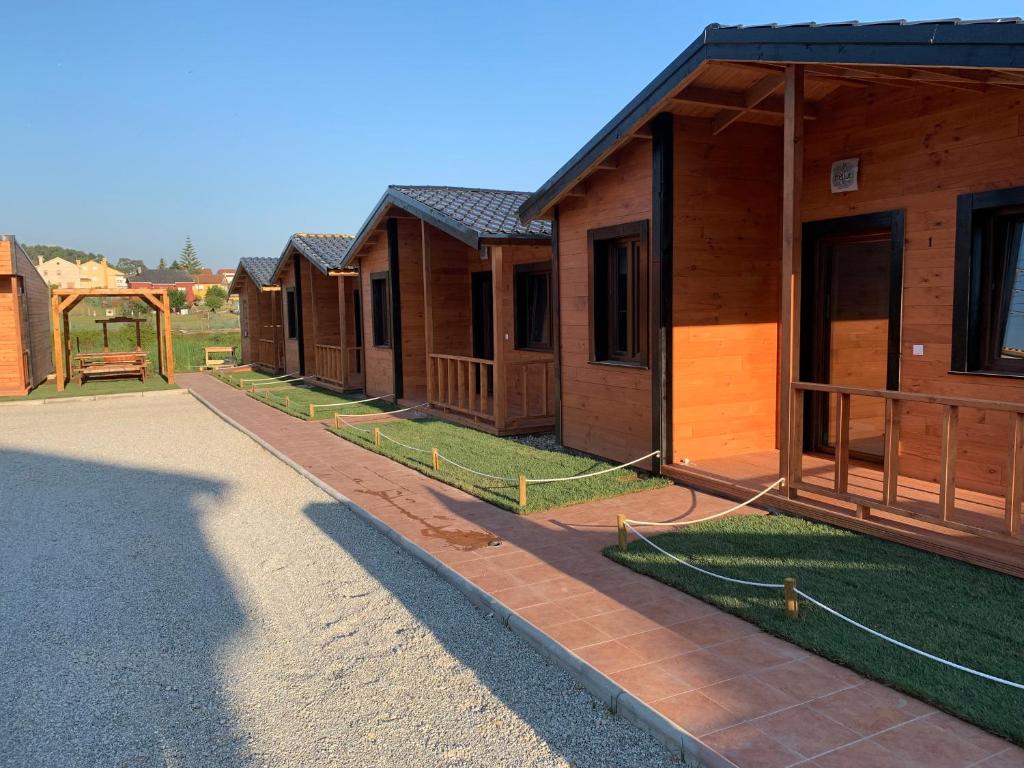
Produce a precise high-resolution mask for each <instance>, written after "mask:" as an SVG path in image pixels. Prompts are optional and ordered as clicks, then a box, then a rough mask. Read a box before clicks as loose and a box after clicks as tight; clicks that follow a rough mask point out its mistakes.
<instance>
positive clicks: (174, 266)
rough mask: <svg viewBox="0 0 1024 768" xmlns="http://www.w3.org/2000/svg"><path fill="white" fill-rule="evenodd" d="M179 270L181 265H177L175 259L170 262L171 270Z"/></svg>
mask: <svg viewBox="0 0 1024 768" xmlns="http://www.w3.org/2000/svg"><path fill="white" fill-rule="evenodd" d="M181 268H182V267H181V264H179V263H178V260H177V259H175V260H174V261H172V262H171V269H179V270H180V269H181Z"/></svg>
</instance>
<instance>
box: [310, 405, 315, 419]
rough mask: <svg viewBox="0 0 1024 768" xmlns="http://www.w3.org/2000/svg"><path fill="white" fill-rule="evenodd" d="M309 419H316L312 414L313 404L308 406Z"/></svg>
mask: <svg viewBox="0 0 1024 768" xmlns="http://www.w3.org/2000/svg"><path fill="white" fill-rule="evenodd" d="M309 418H311V419H315V418H316V414H315V413H313V404H312V403H310V404H309Z"/></svg>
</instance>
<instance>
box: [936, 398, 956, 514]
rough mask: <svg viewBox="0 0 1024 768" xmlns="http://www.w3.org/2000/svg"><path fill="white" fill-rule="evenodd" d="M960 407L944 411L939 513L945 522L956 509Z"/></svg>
mask: <svg viewBox="0 0 1024 768" xmlns="http://www.w3.org/2000/svg"><path fill="white" fill-rule="evenodd" d="M959 423H960V407H959V406H956V405H947V406H945V407H944V408H943V411H942V468H941V474H940V475H939V511H940V512H941V514H942V520H943V522H946V521H948V520H950V519H952V517H953V510H954V509H955V508H956V451H957V445H956V444H957V432H958V429H959Z"/></svg>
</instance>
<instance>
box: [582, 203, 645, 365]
mask: <svg viewBox="0 0 1024 768" xmlns="http://www.w3.org/2000/svg"><path fill="white" fill-rule="evenodd" d="M649 232H650V223H649V222H648V220H647V219H642V220H640V221H632V222H628V223H626V224H617V225H615V226H611V227H600V228H597V229H591V230H588V232H587V253H588V258H589V262H590V268H589V272H590V290H589V297H590V308H589V323H590V362H591V363H592V364H595V365H612V366H622V367H627V368H649V367H650V338H649V328H650V314H651V284H650V283H651V280H650V274H651V249H650V240H649ZM623 241H629V242H632V241H636V244H637V246H638V248H637V252H636V254H635V262H634V263H627V265H626V267H627V277H626V282H627V290H626V294H627V295H626V297H625V300H626V309H625V313H626V334H625V337H626V347H627V348H626V349H625V350H619V349H615V338H614V337H615V336H616V335H617V334H618V333H619V332H621V330H622V329H621V325H617V324H616V321H615V319H614V317H613V316H612V312H611V310H610V308H611V306H612V305H613V303H614V300H615V298H616V293H617V292H616V289H615V285H614V281H613V280H612V279H611V275H610V272H611V269H612V264H611V260H610V258H609V248H610V247H611V246H613V245H615V244H617V243H622V242H623ZM631 255H632V254H627V258H628V257H629V256H631ZM630 288H631V289H632V290H630ZM599 292H601V293H603V294H604V295H603V296H600V297H599V296H598V293H599ZM630 301H632V310H631V309H630V306H629V302H630Z"/></svg>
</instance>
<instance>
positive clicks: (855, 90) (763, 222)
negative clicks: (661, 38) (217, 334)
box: [240, 19, 1024, 575]
mask: <svg viewBox="0 0 1024 768" xmlns="http://www.w3.org/2000/svg"><path fill="white" fill-rule="evenodd" d="M516 200H518V202H515V201H516ZM511 205H514V206H515V209H516V210H514V211H513V210H512V209H511V208H506V206H511ZM288 253H289V251H288V250H286V252H285V254H284V255H283V256H282V259H285V258H287V256H288ZM303 258H304V256H303V254H302V253H301V248H298V247H296V248H295V253H294V259H295V260H294V268H290V269H289V270H288V274H289V275H292V274H294V280H295V283H296V286H299V285H300V284H301V281H302V279H303V276H304V275H305V274H307V272H308V273H310V275H311V276H312V277H313V281H312V282H311V283H310V284H309V287H308V288H304V287H303V288H302V290H301V291H300V289H299V287H296V288H295V290H296V291H297V292H299V293H301V296H302V298H301V299H300V298H298V297H297V298H296V299H295V300H294V303H295V305H296V307H302V308H303V310H302V311H301V312H299V315H300V316H302V317H304V316H305V315H304V312H308V311H309V310H306V309H305V308H306V306H307V299H306V297H307V296H309V295H312V292H313V291H315V290H317V289H316V285H317V282H316V280H324V279H328V278H331V275H332V272H331V271H330V270H329V269H328V270H327V271H324V270H323V269H320V268H317V267H315V265H314V266H313V267H311V268H308V269H306V270H304V269H303V268H302V267H300V262H301V261H302V259H303ZM243 266H244V265H243ZM240 271H241V270H240ZM277 271H278V272H280V271H281V266H280V263H279V264H278V267H277ZM317 271H318V272H319V273H320V274H319V275H316V274H315V273H316V272H317ZM333 274H334V278H333V279H335V280H337V281H351V282H350V283H347V284H346V285H348V286H350V287H346V288H343V287H341V283H340V282H339V283H336V284H335V285H334V286H333V289H334V293H337V296H338V298H337V299H335V300H334V303H333V305H332V308H331V309H330V310H328V311H327V312H328V314H329V313H334V315H337V317H338V320H337V322H335V321H333V320H332V321H331V325H330V329H331V332H332V333H333V332H334V330H335V328H336V327H339V328H341V329H342V331H345V330H346V329H347V328H349V327H350V326H349V325H347V324H346V319H345V318H346V317H347V316H348V315H346V314H345V313H346V312H347V309H346V307H348V306H349V305H351V306H354V307H355V308H356V309H355V314H354V315H353V318H354V319H353V321H352V324H351V327H352V336H351V338H352V340H353V342H352V343H353V344H354V345H355V346H356V347H359V348H360V349H361V353H362V354H361V363H360V365H361V369H360V371H359V374H360V375H361V376H362V380H361V383H360V385H361V386H364V387H365V389H366V391H367V392H368V393H369V394H371V395H377V394H389V393H392V392H393V393H394V394H396V395H397V396H398V397H399V398H402V399H405V400H407V401H414V400H415V401H428V402H430V403H431V404H432V405H433V406H435V407H436V408H437V409H438V411H439V412H443V413H447V414H449V415H451V416H453V417H455V418H459V419H461V420H465V421H467V422H469V423H473V424H476V425H477V426H480V427H482V428H486V429H490V430H492V431H495V432H499V433H505V432H510V431H519V430H527V429H550V428H551V427H552V426H554V428H555V429H556V431H557V433H558V435H559V437H560V440H561V442H562V443H563V444H564V445H566V446H568V447H570V448H573V449H578V450H581V451H585V452H587V453H590V454H593V455H596V456H600V457H604V458H607V459H611V460H615V461H629V460H632V459H634V458H636V457H637V456H642V455H644V454H647V453H649V452H650V451H652V450H657V451H660V455H659V456H658V457H656V458H655V459H654V460H653V461H651V462H650V463H649V465H648V467H647V468H649V469H650V470H651V471H653V472H659V473H662V474H664V475H667V476H669V477H671V478H673V479H675V480H677V481H679V482H682V483H685V484H688V485H691V486H693V487H697V488H702V489H706V490H710V491H714V492H718V493H721V494H727V495H733V496H737V497H746V496H749V495H750V494H752V493H753V492H755V491H757V490H759V489H761V488H763V487H764V486H766V485H768V484H770V483H772V482H774V481H776V480H777V479H779V478H782V479H783V480H784V481H785V485H784V487H783V488H780V489H778V490H777V491H775V492H774V493H773V495H772V496H771V497H770V503H771V505H773V506H775V507H777V508H780V509H783V510H787V511H790V512H794V513H798V514H801V515H804V516H807V517H811V518H815V519H819V520H824V521H827V522H830V523H835V524H839V525H842V526H845V527H848V528H852V529H855V530H860V531H864V532H868V533H872V534H875V535H879V536H882V537H886V538H889V539H892V540H896V541H900V542H904V543H908V544H912V545H914V546H919V547H924V548H927V549H931V550H933V551H937V552H941V553H944V554H948V555H952V556H955V557H959V558H963V559H967V560H970V561H972V562H975V563H978V564H981V565H985V566H989V567H994V568H997V569H1001V570H1005V571H1008V572H1011V573H1016V574H1018V575H1024V547H1022V544H1024V539H1022V535H1021V528H1022V525H1021V506H1022V501H1024V382H1022V381H1021V379H1022V377H1024V24H1021V23H1020V21H1019V20H1015V19H1013V20H990V21H980V22H961V21H958V20H951V21H940V22H924V23H906V22H887V23H879V24H859V23H843V24H833V25H815V24H804V25H794V26H786V27H783V26H762V27H723V26H717V25H713V26H711V27H708V28H707V29H705V30H704V31H703V33H702V34H701V35H700V36H699V37H698V38H697V39H696V40H695V41H694V42H693V43H692V44H691V45H690V46H689V47H688V48H687V49H686V50H685V51H684V52H683V53H682V54H681V55H680V56H679V57H678V58H677V59H676V60H675V61H673V62H672V63H671V64H670V65H669V66H668V67H667V68H666V69H665V70H664V71H663V72H662V73H660V74H659V75H658V76H657V77H656V78H655V79H654V80H653V81H652V82H651V83H650V84H649V85H648V86H647V87H646V88H645V89H644V90H643V91H642V92H641V93H639V94H638V95H637V96H636V97H635V98H634V99H633V100H632V101H631V102H630V103H629V104H627V105H626V106H625V107H624V108H623V109H622V110H621V111H620V112H619V113H618V114H617V115H615V116H614V117H613V118H612V119H611V121H610V122H609V123H608V124H607V125H606V126H605V127H604V128H602V129H601V130H600V131H599V132H598V133H597V135H595V136H594V137H593V138H592V139H591V140H590V141H589V142H587V144H586V145H585V146H584V147H583V148H582V149H581V150H580V151H579V152H578V153H576V155H574V156H573V157H572V158H570V159H569V160H568V162H566V163H565V165H564V166H563V167H562V168H561V169H559V170H558V172H557V173H555V175H554V176H552V177H551V179H549V180H548V181H547V182H545V183H544V184H543V185H542V186H541V187H540V188H539V189H538V190H537V191H536V192H535V193H533V194H531V195H521V194H519V193H505V192H491V191H486V190H459V189H452V188H437V187H391V188H389V189H388V191H387V193H386V194H385V195H384V197H383V198H382V199H381V201H380V203H379V204H378V205H377V207H376V208H375V210H374V212H373V214H372V215H371V216H370V218H369V219H368V221H367V223H366V224H365V225H364V226H363V227H362V229H361V230H360V231H359V233H358V234H357V235H356V236H355V238H354V239H353V240H352V241H351V243H350V244H349V245H348V250H347V251H346V253H345V254H344V256H343V257H342V258H341V259H340V260H339V261H338V264H337V269H336V270H335V273H333ZM525 275H530V276H531V277H529V278H527V277H525ZM533 276H536V277H533ZM521 281H522V282H521ZM264 290H267V289H266V288H264ZM321 293H322V295H323V296H325V297H326V296H328V295H329V294H330V295H331V296H333V295H334V293H332V289H331V288H330V287H325V288H322V290H321ZM526 294H529V296H530V297H531V298H527V297H526ZM360 297H365V299H364V300H361V299H360ZM541 297H543V298H541ZM350 299H351V301H350ZM289 301H291V300H289ZM277 303H278V305H279V309H278V310H277V311H279V312H280V313H282V314H283V313H285V312H286V311H287V312H288V313H291V312H292V310H291V306H292V305H291V303H288V302H282V301H281V300H280V298H279V299H278V300H277ZM542 308H543V309H542ZM534 313H536V314H537V316H538V317H535V316H534ZM541 313H543V315H544V317H543V319H538V318H539V315H540V314H541ZM262 316H264V315H261V317H262ZM269 316H271V317H272V316H273V313H272V312H271V314H270V315H269ZM279 316H280V315H279ZM318 316H319V315H318ZM521 326H522V327H523V328H524V329H525V330H524V334H523V335H521V334H520V327H521ZM304 327H307V328H308V327H310V326H309V325H308V324H307V325H306V326H304ZM364 329H365V333H366V334H369V337H368V338H367V339H366V343H365V344H364V343H363V335H364ZM250 333H251V332H250ZM286 336H287V334H286ZM343 336H344V333H342V337H343ZM269 337H270V336H269V334H268V338H269ZM275 338H277V337H275ZM523 341H526V342H528V343H521V342H523ZM250 343H251V342H250ZM275 343H277V342H275ZM285 343H287V341H285ZM307 343H311V342H308V340H307ZM312 343H314V344H315V342H312ZM300 346H301V345H300ZM342 353H343V354H344V350H342ZM285 357H287V355H285ZM250 359H254V360H257V358H250ZM275 359H277V361H278V363H280V362H281V360H282V359H283V358H275ZM306 359H307V368H306V370H307V372H308V371H309V370H310V368H309V365H310V362H309V361H312V366H313V368H312V371H313V375H316V376H319V377H320V378H324V375H323V373H322V371H321V368H320V367H318V366H319V363H318V362H317V358H316V356H315V355H314V356H313V357H309V353H308V351H307V357H306ZM284 366H285V368H286V369H287V370H297V371H301V370H302V368H301V358H300V361H299V367H298V368H296V366H295V365H294V364H292V363H290V362H288V360H285V361H284ZM289 366H291V367H289ZM270 367H272V368H273V367H275V366H273V365H270ZM276 367H277V368H280V367H281V366H280V364H279V365H277V366H276ZM349 367H350V368H351V364H350V366H349ZM341 384H342V386H344V387H346V388H347V387H348V386H352V387H356V386H359V385H357V384H356V383H355V379H353V380H352V381H351V382H345V381H342V382H341ZM681 512H682V510H681Z"/></svg>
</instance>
